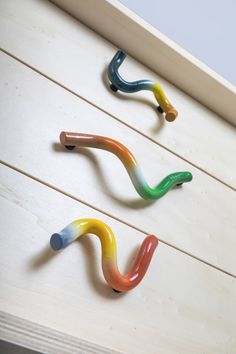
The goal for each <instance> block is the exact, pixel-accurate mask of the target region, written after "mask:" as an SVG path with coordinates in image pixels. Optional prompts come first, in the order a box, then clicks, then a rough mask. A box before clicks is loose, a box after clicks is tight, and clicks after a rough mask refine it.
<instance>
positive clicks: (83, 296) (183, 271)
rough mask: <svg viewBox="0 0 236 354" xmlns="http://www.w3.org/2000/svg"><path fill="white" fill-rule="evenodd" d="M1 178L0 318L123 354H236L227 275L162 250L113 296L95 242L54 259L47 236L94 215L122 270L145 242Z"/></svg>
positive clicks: (24, 183)
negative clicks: (107, 232) (107, 231)
mask: <svg viewBox="0 0 236 354" xmlns="http://www.w3.org/2000/svg"><path fill="white" fill-rule="evenodd" d="M0 173H1V189H0V195H1V213H0V221H1V222H0V225H1V226H0V227H1V235H4V237H1V247H0V259H1V266H0V278H1V292H0V310H1V311H4V312H7V313H9V314H10V315H11V314H12V315H15V316H18V317H20V318H22V319H23V320H24V319H25V320H29V321H33V322H36V323H37V324H39V325H42V326H47V327H50V328H52V329H53V330H57V331H61V332H63V333H64V334H65V335H72V336H74V337H79V338H82V339H84V340H87V341H89V342H93V343H95V344H98V345H102V346H106V347H109V348H111V349H112V348H114V349H116V350H118V351H122V352H124V353H128V354H134V353H135V354H139V353H140V354H141V353H142V354H144V353H145V354H146V353H150V354H152V353H156V352H157V349H158V352H159V353H177V354H178V353H181V354H183V353H188V354H190V353H200V352H204V353H206V354H208V353H209V354H212V353H220V354H222V353H233V352H234V349H235V345H236V341H235V326H236V303H235V296H236V280H235V279H234V278H232V277H230V276H228V275H226V274H224V273H222V272H219V271H217V270H215V269H213V268H211V267H209V266H207V265H205V264H203V263H201V262H199V261H197V260H195V259H193V258H191V257H189V256H187V255H184V254H183V253H181V252H179V251H177V250H175V249H173V248H171V247H169V246H167V245H165V244H162V243H160V244H159V246H158V248H157V251H156V253H155V255H154V257H153V261H152V263H151V265H150V269H149V271H148V273H147V275H146V276H145V278H144V280H143V281H142V283H141V284H140V285H139V286H138V287H137V288H136V289H134V290H133V291H130V292H129V293H127V294H123V295H119V294H116V293H114V292H113V291H112V290H111V289H110V288H109V287H108V286H107V285H106V283H105V282H104V280H103V276H102V272H101V266H100V250H99V248H100V247H99V243H98V242H97V240H95V238H94V237H93V236H89V237H88V236H87V238H86V237H84V238H83V239H81V240H80V241H78V242H74V243H73V244H72V245H70V246H69V247H68V248H66V249H64V250H63V251H62V252H60V253H54V252H53V251H50V249H49V238H50V235H51V234H52V233H53V232H55V231H57V230H60V229H61V228H62V227H63V226H64V225H66V224H67V223H69V222H70V221H72V220H74V219H76V218H79V217H95V218H99V219H101V220H103V221H104V222H106V223H108V224H109V225H110V227H111V228H112V229H113V230H114V232H115V234H116V237H117V244H118V261H119V266H120V268H121V270H122V271H123V270H124V269H125V268H126V269H127V265H129V262H130V261H131V259H133V256H134V250H137V247H138V245H140V243H141V241H142V240H143V238H144V237H145V235H144V234H142V233H140V232H138V231H136V230H134V229H132V228H130V227H128V226H126V225H124V224H121V223H119V222H117V221H116V220H114V219H111V218H109V217H107V216H105V215H103V214H101V213H99V212H97V211H95V210H93V209H91V208H88V207H87V206H85V205H83V204H81V203H78V202H77V201H75V200H73V199H71V198H68V197H65V196H64V195H62V194H60V193H58V192H56V191H55V190H53V189H50V188H48V187H46V186H43V185H42V184H40V183H38V182H36V181H33V180H32V179H30V178H28V177H25V176H23V175H21V174H20V173H18V172H15V171H13V170H11V169H8V168H7V167H4V166H1V167H0ZM29 330H30V328H29Z"/></svg>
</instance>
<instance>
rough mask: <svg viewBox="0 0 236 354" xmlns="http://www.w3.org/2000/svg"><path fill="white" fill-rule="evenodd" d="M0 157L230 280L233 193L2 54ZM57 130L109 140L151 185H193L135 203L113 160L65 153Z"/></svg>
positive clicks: (100, 154) (235, 269)
mask: <svg viewBox="0 0 236 354" xmlns="http://www.w3.org/2000/svg"><path fill="white" fill-rule="evenodd" d="M0 62H1V67H2V68H3V74H2V76H1V79H0V80H1V92H0V97H1V131H0V157H1V159H2V160H4V161H5V162H7V163H9V164H11V165H13V166H15V167H17V168H19V169H21V170H23V171H26V172H27V173H29V174H31V175H33V176H35V177H37V178H39V179H41V180H43V181H45V182H46V183H50V184H51V185H53V186H54V187H56V188H59V189H61V190H63V191H64V192H66V193H68V194H71V195H73V196H74V197H75V198H79V199H81V200H83V201H85V202H86V203H89V204H90V205H92V206H94V207H96V208H98V209H99V210H102V211H103V212H105V213H107V214H110V215H112V216H113V217H115V218H117V219H120V220H122V221H123V222H125V223H127V224H129V225H132V226H133V227H135V228H137V229H139V230H143V231H145V232H146V233H156V234H157V235H158V237H159V238H160V239H162V240H163V241H165V242H167V243H170V244H172V245H174V246H175V247H177V248H179V249H181V250H183V251H185V252H188V253H190V254H191V255H193V256H195V257H198V258H200V259H202V260H204V261H205V262H208V263H210V264H212V265H214V266H216V267H219V268H220V269H223V270H224V271H226V272H229V273H231V274H234V275H235V274H236V264H235V256H234V252H233V250H234V249H236V239H235V234H236V232H235V230H236V220H235V201H236V194H235V193H234V192H233V191H232V190H231V189H230V188H227V187H226V186H224V185H223V184H221V183H219V182H217V181H215V180H214V179H213V178H211V177H209V176H208V175H206V174H204V173H202V172H200V171H199V170H197V169H195V168H193V167H192V166H190V165H188V164H187V163H186V162H184V161H182V160H181V159H178V158H177V157H175V156H174V155H172V154H170V153H168V152H167V151H166V150H164V149H161V148H160V147H159V146H158V145H155V144H153V143H152V142H151V141H149V140H147V139H145V138H144V137H142V136H140V135H138V134H137V133H135V132H133V131H132V130H130V129H129V128H128V127H126V126H124V125H122V124H121V123H119V122H117V121H116V120H112V119H111V118H110V117H107V116H106V115H105V114H104V113H103V112H101V111H99V110H98V109H96V108H94V107H91V105H89V104H88V103H86V102H84V101H83V100H80V99H78V98H77V97H74V96H73V95H71V94H70V93H68V92H67V91H65V90H63V89H62V88H61V87H59V86H57V85H55V84H53V83H52V82H50V81H49V80H47V79H45V78H44V77H42V76H41V75H39V74H37V73H35V72H33V71H32V70H30V69H29V68H27V67H25V66H24V65H22V64H20V63H18V62H17V61H15V60H13V59H12V58H10V57H8V56H7V55H5V54H1V56H0ZM62 130H66V131H75V132H76V131H79V132H82V133H86V132H87V133H91V132H92V133H93V134H98V135H105V136H109V137H111V138H113V139H116V140H118V141H121V142H123V143H124V144H125V145H127V147H128V148H129V149H130V150H131V151H132V152H133V153H134V155H135V156H136V157H137V159H138V162H139V163H140V166H141V168H142V170H143V172H144V174H145V177H146V179H147V181H148V182H149V183H150V184H152V185H155V184H156V183H157V182H158V181H160V180H161V179H162V178H163V177H164V176H166V175H168V174H169V173H171V172H174V171H181V170H189V171H191V172H192V173H193V176H194V178H193V181H192V182H191V183H188V184H185V185H183V186H182V187H180V188H175V189H173V190H171V191H170V192H169V193H168V194H167V195H166V196H165V197H163V198H162V199H159V200H158V201H156V202H154V203H150V202H147V201H144V200H142V199H141V198H140V197H139V196H138V195H137V194H136V191H135V190H134V188H133V185H132V183H131V182H130V180H129V177H128V175H127V173H126V171H125V170H124V167H123V165H122V164H121V163H120V161H119V160H118V159H117V158H116V157H115V156H114V155H112V154H109V153H108V152H105V151H101V150H89V149H81V150H77V149H76V150H74V151H68V150H66V149H65V148H64V147H63V146H61V145H60V144H59V134H60V132H61V131H62Z"/></svg>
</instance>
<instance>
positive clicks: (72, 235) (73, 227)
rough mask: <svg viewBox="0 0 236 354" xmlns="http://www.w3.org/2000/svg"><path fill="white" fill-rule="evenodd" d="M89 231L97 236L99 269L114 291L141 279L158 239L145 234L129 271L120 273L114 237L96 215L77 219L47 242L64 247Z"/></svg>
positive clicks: (57, 247) (124, 288)
mask: <svg viewBox="0 0 236 354" xmlns="http://www.w3.org/2000/svg"><path fill="white" fill-rule="evenodd" d="M87 233H91V234H95V235H96V236H98V238H99V239H100V242H101V247H102V270H103V274H104V277H105V279H106V281H107V283H108V284H109V285H110V287H111V288H112V289H113V290H115V291H116V292H123V291H128V290H131V289H133V288H134V287H135V286H137V285H138V284H139V283H140V282H141V280H142V279H143V277H144V275H145V273H146V271H147V269H148V266H149V264H150V262H151V259H152V256H153V253H154V251H155V249H156V247H157V244H158V239H157V238H156V237H155V236H153V235H150V236H147V237H146V238H145V240H144V241H143V243H142V245H141V247H140V250H139V252H138V255H137V258H136V260H135V262H134V265H133V267H132V269H131V271H130V272H129V273H128V274H126V275H124V276H123V275H121V274H120V272H119V270H118V266H117V256H116V239H115V236H114V234H113V232H112V230H111V229H110V227H109V226H108V225H106V224H105V223H103V222H102V221H100V220H96V219H79V220H76V221H74V222H72V223H71V224H69V225H68V226H66V227H65V228H64V229H63V230H62V231H60V232H59V233H55V234H53V235H52V236H51V239H50V245H51V247H52V249H54V250H60V249H61V248H65V247H66V246H68V245H69V244H70V243H71V242H73V241H74V240H76V239H77V238H78V237H80V236H82V235H84V234H87Z"/></svg>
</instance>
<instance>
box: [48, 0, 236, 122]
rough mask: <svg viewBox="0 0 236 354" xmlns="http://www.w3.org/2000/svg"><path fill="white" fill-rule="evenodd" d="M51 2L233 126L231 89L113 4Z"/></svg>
mask: <svg viewBox="0 0 236 354" xmlns="http://www.w3.org/2000/svg"><path fill="white" fill-rule="evenodd" d="M51 2H53V3H54V4H56V5H57V6H59V7H60V8H62V9H63V10H65V11H66V12H68V13H69V14H71V15H72V16H74V17H75V18H77V19H79V20H80V21H81V22H83V23H84V24H85V25H87V26H88V27H90V28H92V29H93V30H94V31H96V32H97V33H99V34H100V35H102V36H103V37H105V38H106V39H108V40H109V41H110V42H112V43H114V44H115V45H116V46H117V47H119V48H121V49H123V50H124V51H126V52H127V53H128V54H129V55H131V56H133V57H134V58H135V59H137V60H139V61H140V62H141V63H143V64H144V65H146V66H147V67H149V68H150V69H152V70H153V71H154V72H156V73H158V74H159V75H161V76H163V77H164V78H165V79H167V80H168V81H170V82H171V83H172V84H174V85H175V86H177V87H179V88H180V89H181V90H183V91H184V92H186V93H187V94H189V95H190V96H192V97H193V98H194V99H196V100H197V101H199V102H200V103H202V104H204V105H205V106H206V107H208V108H210V109H211V110H212V111H214V112H215V113H217V114H219V115H220V116H222V118H224V119H226V120H228V121H229V122H230V123H231V124H233V125H236V116H235V114H234V112H235V111H236V88H235V86H234V85H232V84H231V83H230V82H228V81H227V80H225V79H224V78H223V77H221V76H220V75H218V74H217V73H216V72H214V71H213V70H212V69H210V68H209V67H208V66H207V65H205V64H203V63H202V62H201V61H199V60H198V59H196V58H195V57H194V56H192V55H191V54H189V53H188V52H187V51H186V50H184V49H183V48H181V47H180V46H179V45H177V44H176V43H174V42H173V41H171V40H170V39H168V38H167V37H166V36H164V35H163V34H162V33H161V32H159V31H158V30H157V29H155V28H154V27H152V26H151V25H150V24H148V23H147V22H145V21H144V20H143V19H141V18H140V17H139V16H138V15H136V14H135V13H133V12H132V11H130V10H129V9H127V8H126V7H125V6H124V5H122V4H120V3H119V2H118V1H117V0H99V1H96V2H94V1H93V0H87V1H82V0H68V1H63V0H51ZM183 73H184V75H183ZM138 79H139V78H138ZM140 79H142V78H140ZM143 79H148V78H143Z"/></svg>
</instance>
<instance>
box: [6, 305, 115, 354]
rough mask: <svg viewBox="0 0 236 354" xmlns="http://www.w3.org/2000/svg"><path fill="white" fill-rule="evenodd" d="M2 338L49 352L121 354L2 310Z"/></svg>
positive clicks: (65, 353)
mask: <svg viewBox="0 0 236 354" xmlns="http://www.w3.org/2000/svg"><path fill="white" fill-rule="evenodd" d="M0 333H1V334H0V338H1V339H2V340H4V341H7V342H10V343H14V344H16V345H18V346H20V347H24V348H27V349H31V350H36V351H40V352H42V353H48V354H54V353H55V354H57V353H61V354H67V353H77V354H83V353H86V354H119V353H120V352H118V351H114V350H112V349H110V348H109V349H108V348H105V347H102V346H100V345H98V344H94V343H91V342H88V341H86V340H84V339H81V338H78V337H76V338H75V337H73V336H70V335H68V334H65V333H62V332H59V331H56V330H54V329H51V328H49V327H45V326H41V325H39V324H37V323H34V322H32V321H29V320H26V319H22V318H20V317H17V316H14V315H11V314H9V313H6V312H4V311H0Z"/></svg>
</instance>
